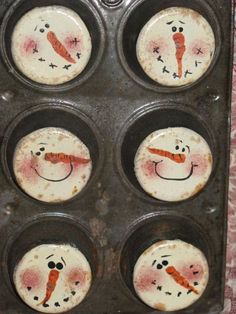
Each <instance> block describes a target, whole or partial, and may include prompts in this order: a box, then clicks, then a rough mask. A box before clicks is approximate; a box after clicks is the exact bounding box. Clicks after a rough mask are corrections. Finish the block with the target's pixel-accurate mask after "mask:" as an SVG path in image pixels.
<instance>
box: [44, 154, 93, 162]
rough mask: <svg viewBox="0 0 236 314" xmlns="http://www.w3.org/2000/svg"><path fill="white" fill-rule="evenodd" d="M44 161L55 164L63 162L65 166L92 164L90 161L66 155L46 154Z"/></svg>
mask: <svg viewBox="0 0 236 314" xmlns="http://www.w3.org/2000/svg"><path fill="white" fill-rule="evenodd" d="M44 159H45V160H47V161H50V162H51V163H53V164H57V163H59V162H63V163H65V164H69V163H77V164H87V163H89V162H90V159H86V158H82V157H76V156H73V155H66V154H64V153H46V154H45V156H44Z"/></svg>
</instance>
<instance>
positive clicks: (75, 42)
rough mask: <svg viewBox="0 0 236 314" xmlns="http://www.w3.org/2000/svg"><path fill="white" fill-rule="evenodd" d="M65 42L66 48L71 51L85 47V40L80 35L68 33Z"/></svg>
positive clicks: (78, 50) (79, 50)
mask: <svg viewBox="0 0 236 314" xmlns="http://www.w3.org/2000/svg"><path fill="white" fill-rule="evenodd" d="M64 44H65V46H66V48H67V49H68V50H70V51H77V52H81V51H82V49H83V42H82V38H81V36H80V35H77V36H73V35H68V36H67V37H66V38H65V40H64Z"/></svg>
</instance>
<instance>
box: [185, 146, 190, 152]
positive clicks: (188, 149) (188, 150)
mask: <svg viewBox="0 0 236 314" xmlns="http://www.w3.org/2000/svg"><path fill="white" fill-rule="evenodd" d="M186 147H187V148H188V152H189V153H190V147H189V146H188V145H186Z"/></svg>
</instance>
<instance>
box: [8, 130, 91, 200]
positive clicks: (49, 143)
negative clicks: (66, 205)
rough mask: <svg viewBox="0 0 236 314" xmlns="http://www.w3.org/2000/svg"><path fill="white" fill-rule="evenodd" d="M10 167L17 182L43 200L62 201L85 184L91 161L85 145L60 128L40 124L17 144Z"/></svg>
mask: <svg viewBox="0 0 236 314" xmlns="http://www.w3.org/2000/svg"><path fill="white" fill-rule="evenodd" d="M13 168H14V173H15V177H16V180H17V182H18V184H19V186H20V187H21V188H22V189H23V190H24V191H25V192H26V193H27V194H29V195H30V196H32V197H33V198H35V199H37V200H40V201H44V202H63V201H66V200H68V199H70V198H72V197H74V196H75V195H76V194H78V193H79V192H80V191H81V190H82V189H83V188H84V186H85V185H86V184H87V182H88V180H89V177H90V175H91V171H92V161H91V159H90V154H89V150H88V148H87V146H86V145H85V144H84V143H83V142H82V141H81V140H80V139H79V138H78V137H76V136H75V135H74V134H72V133H70V132H69V131H66V130H64V129H61V128H53V127H48V128H43V129H39V130H37V131H34V132H32V133H30V134H28V135H26V136H25V137H23V138H22V139H21V140H20V141H19V142H18V144H17V146H16V148H15V152H14V158H13Z"/></svg>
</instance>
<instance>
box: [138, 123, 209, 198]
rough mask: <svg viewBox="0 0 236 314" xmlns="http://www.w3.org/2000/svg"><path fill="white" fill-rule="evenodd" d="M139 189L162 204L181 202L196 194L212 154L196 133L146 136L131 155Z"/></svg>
mask: <svg viewBox="0 0 236 314" xmlns="http://www.w3.org/2000/svg"><path fill="white" fill-rule="evenodd" d="M134 164H135V174H136V177H137V179H138V181H139V183H140V185H141V186H142V188H143V189H144V190H145V191H146V192H147V193H148V194H150V195H151V196H152V197H154V198H157V199H160V200H163V201H170V202H173V201H181V200H184V199H187V198H190V197H191V196H193V195H195V194H196V193H198V192H199V191H200V190H201V189H202V188H203V187H204V186H205V184H206V182H207V181H208V179H209V176H210V174H211V171H212V153H211V150H210V148H209V146H208V144H207V142H206V141H205V140H204V139H203V137H202V136H200V135H199V134H198V133H196V132H194V131H192V130H190V129H187V128H182V127H175V128H167V129H161V130H157V131H155V132H153V133H151V134H150V135H148V136H147V137H146V138H145V139H144V141H143V142H142V143H141V145H140V146H139V148H138V150H137V153H136V155H135V160H134Z"/></svg>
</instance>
